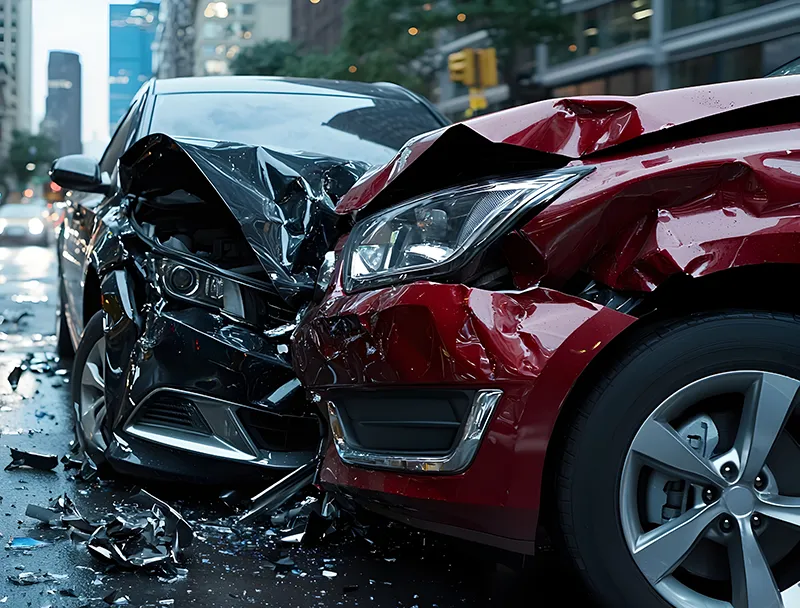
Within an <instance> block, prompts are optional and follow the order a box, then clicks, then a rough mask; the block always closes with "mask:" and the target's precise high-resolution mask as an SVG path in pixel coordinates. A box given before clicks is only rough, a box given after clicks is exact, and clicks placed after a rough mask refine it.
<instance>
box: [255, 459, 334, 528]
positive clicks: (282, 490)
mask: <svg viewBox="0 0 800 608" xmlns="http://www.w3.org/2000/svg"><path fill="white" fill-rule="evenodd" d="M318 466H319V460H318V459H317V458H314V459H313V460H311V461H310V462H309V463H308V464H305V465H303V466H302V467H299V468H297V469H295V470H294V471H292V472H291V473H289V474H288V475H286V476H285V477H282V478H281V479H279V480H278V481H276V482H275V483H274V484H272V485H271V486H269V487H268V488H267V489H266V490H264V491H263V492H261V493H260V494H257V495H256V496H254V497H253V498H252V499H251V500H250V508H249V509H248V511H247V512H246V513H245V514H244V515H242V516H241V517H239V523H242V524H247V523H252V522H253V521H254V520H256V519H258V518H259V517H262V516H264V515H269V514H270V513H271V512H273V511H275V510H276V509H279V508H280V507H281V506H283V505H284V504H285V503H287V502H288V501H289V500H291V498H292V497H294V496H295V495H296V494H297V493H298V492H300V491H301V490H303V489H304V488H306V487H308V486H310V485H311V484H312V483H313V482H314V478H315V477H316V475H317V468H318Z"/></svg>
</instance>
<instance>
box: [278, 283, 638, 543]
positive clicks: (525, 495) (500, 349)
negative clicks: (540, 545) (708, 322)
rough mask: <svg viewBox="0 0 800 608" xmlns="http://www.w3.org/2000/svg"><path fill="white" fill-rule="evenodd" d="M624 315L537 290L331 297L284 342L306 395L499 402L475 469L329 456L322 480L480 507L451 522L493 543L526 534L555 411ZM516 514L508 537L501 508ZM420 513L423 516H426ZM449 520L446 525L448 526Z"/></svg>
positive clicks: (440, 289)
mask: <svg viewBox="0 0 800 608" xmlns="http://www.w3.org/2000/svg"><path fill="white" fill-rule="evenodd" d="M633 320H634V319H633V318H632V317H629V316H627V315H623V314H621V313H618V312H615V311H613V310H610V309H608V308H603V307H601V306H597V305H594V304H590V303H588V302H585V301H583V300H580V299H578V298H574V297H570V296H566V295H564V294H561V293H559V292H556V291H552V290H547V289H533V290H531V291H529V292H526V293H524V294H514V295H511V294H501V293H495V292H489V291H483V290H479V289H471V288H468V287H465V286H463V285H442V284H436V283H415V284H412V285H407V286H404V287H400V288H395V289H383V290H380V291H375V292H370V293H366V294H360V295H352V296H348V295H346V294H344V293H343V292H342V291H341V288H340V287H337V288H336V289H335V292H334V295H332V297H331V298H329V299H328V300H327V301H326V302H325V303H324V304H323V306H322V307H321V308H320V309H319V310H318V311H317V312H316V314H315V315H314V316H313V320H312V321H310V322H309V323H305V324H303V325H302V326H301V327H300V328H299V329H298V331H297V332H296V333H295V336H294V344H293V349H294V352H295V353H297V354H296V356H295V367H296V371H297V372H298V375H299V377H300V379H301V380H302V381H303V383H304V384H305V385H306V386H312V387H314V388H315V390H318V391H319V392H321V393H322V394H323V395H324V387H325V386H334V385H337V386H341V385H361V386H374V385H378V384H380V385H387V384H397V385H408V384H415V385H424V384H430V385H436V386H446V385H458V386H463V385H464V384H469V385H472V386H475V387H499V388H502V389H503V391H504V396H503V398H502V400H501V402H500V404H499V406H498V410H497V412H496V415H495V417H494V420H493V422H492V423H491V425H490V427H489V430H488V433H487V435H486V437H485V438H484V441H483V444H482V446H481V448H480V450H479V452H478V455H477V457H476V459H475V462H474V463H473V464H472V466H471V467H470V468H469V469H468V470H467V471H466V472H465V473H463V474H461V475H456V476H430V475H404V474H397V473H388V472H379V471H369V472H368V471H365V470H363V469H358V468H355V467H350V466H347V465H345V464H343V463H342V462H341V460H339V458H338V456H337V455H336V453H335V451H334V450H329V452H328V455H327V457H326V459H325V463H324V466H323V473H322V479H321V481H322V482H323V483H328V484H335V485H340V486H347V487H349V488H351V489H358V490H369V491H378V492H382V493H387V494H391V495H394V498H395V499H399V500H400V502H402V499H403V498H407V499H410V500H414V499H425V500H432V501H441V502H443V503H453V506H454V508H455V507H456V506H457V505H458V506H460V507H464V506H472V507H476V508H477V507H487V508H490V509H496V510H497V513H495V515H496V516H495V517H486V516H485V510H481V511H480V512H481V516H480V517H477V516H476V517H475V518H474V519H470V518H469V515H468V513H469V512H470V511H469V509H463V508H462V509H461V511H462V515H461V516H460V521H458V522H455V525H460V526H462V527H467V528H470V529H473V530H478V531H480V532H485V533H488V534H493V535H496V536H503V537H509V536H510V535H511V534H512V533H513V534H517V535H518V536H516V539H518V540H532V539H533V538H534V534H535V528H536V521H537V514H538V507H539V496H540V488H541V483H540V482H541V475H542V467H543V464H544V457H545V450H546V448H547V442H548V439H549V437H550V433H551V431H552V427H553V424H554V421H555V418H556V416H557V413H558V410H559V408H560V406H561V404H562V402H563V401H564V399H565V397H566V395H567V394H568V392H569V390H570V388H571V387H572V385H573V383H574V382H575V380H576V379H577V377H578V375H579V374H580V372H581V371H582V370H583V369H584V368H585V367H586V365H587V364H588V362H589V361H590V360H591V359H592V358H593V357H594V356H595V355H596V354H597V353H598V352H599V351H600V350H601V349H602V347H603V346H605V345H606V344H607V343H608V342H609V341H610V340H611V339H612V338H613V337H614V336H616V335H617V334H618V333H619V332H620V331H622V330H623V329H624V328H625V327H627V326H628V325H629V324H630V323H631V322H633ZM505 508H508V509H511V510H514V511H515V512H522V513H525V514H527V515H528V516H527V517H519V518H516V519H517V520H518V522H524V525H522V524H520V523H517V524H515V525H514V532H512V530H509V526H508V519H507V518H505V519H504V518H503V517H502V516H500V511H502V509H505ZM436 510H437V509H434V508H432V510H431V511H432V512H431V513H430V514H424V513H423V514H421V517H423V518H425V517H426V515H429V516H430V517H431V518H435V517H436V516H435V515H434V512H435V511H436ZM449 519H450V521H449V523H450V524H451V525H453V524H454V522H453V521H452V518H449Z"/></svg>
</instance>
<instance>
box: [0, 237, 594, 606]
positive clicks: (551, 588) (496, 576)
mask: <svg viewBox="0 0 800 608" xmlns="http://www.w3.org/2000/svg"><path fill="white" fill-rule="evenodd" d="M2 244H3V243H2V242H0V245H2ZM55 268H56V260H55V252H54V251H52V250H51V249H45V248H40V247H3V246H0V313H1V314H2V315H3V318H4V321H3V322H2V323H0V444H2V445H0V467H2V466H5V464H6V463H7V462H10V457H9V456H8V454H9V452H8V448H9V447H11V448H19V449H22V450H27V451H34V452H39V453H52V454H57V455H58V456H59V457H60V456H61V455H63V454H65V453H66V452H67V450H68V444H69V442H70V440H71V439H72V430H71V414H70V399H69V384H68V382H69V379H68V376H66V375H65V376H60V375H50V374H41V373H39V374H36V373H32V372H29V371H26V372H25V373H23V375H22V376H21V378H20V380H19V386H18V387H17V389H16V390H12V387H11V385H10V384H9V382H8V380H7V377H8V375H9V373H10V372H11V371H12V370H13V369H14V368H15V367H16V366H17V365H18V364H19V363H20V361H21V360H22V359H24V358H25V357H26V356H27V355H28V354H29V353H39V354H37V357H38V358H42V359H45V358H46V357H47V353H52V351H53V350H54V336H53V332H54V330H55V327H54V326H55V306H56V296H55ZM22 312H27V313H29V316H26V317H24V318H23V319H21V321H20V322H19V323H18V324H17V323H14V322H13V320H14V319H15V317H16V316H17V315H19V314H20V313H22ZM51 356H52V355H51ZM4 458H6V459H7V460H3V459H4ZM148 489H150V490H151V491H152V492H153V493H154V494H156V495H157V496H160V497H161V498H163V499H165V500H168V501H169V502H170V503H171V504H174V505H175V506H176V507H177V508H178V509H179V510H180V511H181V512H182V513H183V514H184V516H185V517H186V518H187V519H188V520H189V521H190V522H191V523H193V525H194V526H195V531H196V532H197V533H198V537H199V538H198V539H196V541H195V543H194V545H193V547H192V549H191V550H190V552H189V554H188V555H187V560H186V568H187V569H188V575H187V576H186V577H185V578H184V579H182V580H179V581H177V582H173V583H163V582H159V581H158V579H157V577H155V576H152V575H148V574H145V573H131V572H119V571H109V572H106V571H105V566H104V565H103V564H101V563H99V562H98V561H97V560H96V559H95V558H93V557H92V556H91V555H90V554H89V553H88V551H87V550H86V547H85V545H82V544H73V542H71V541H70V540H69V539H68V538H67V536H66V534H65V533H64V532H63V531H59V530H50V529H46V528H42V527H41V526H39V525H37V522H36V521H35V520H32V519H30V518H27V517H26V516H25V509H26V507H27V505H28V504H29V503H32V504H37V505H42V506H45V505H47V503H48V501H49V500H50V499H52V498H53V497H56V496H59V495H62V494H68V495H69V496H70V497H71V498H72V499H73V500H74V501H75V502H76V504H77V506H78V507H79V509H80V510H81V512H82V513H83V514H84V515H85V516H87V517H88V518H100V517H103V516H105V515H106V514H110V513H114V511H115V506H116V505H117V504H119V503H120V502H124V500H125V499H126V498H127V497H129V496H130V495H131V494H132V493H133V487H132V486H131V485H130V483H129V482H127V483H126V482H120V481H110V482H109V481H103V482H100V481H96V482H93V483H91V484H87V483H85V482H80V481H76V480H74V479H71V473H70V472H68V471H64V470H63V468H62V466H61V465H59V466H58V467H57V468H56V470H55V472H42V471H36V470H30V469H18V470H13V471H2V470H0V496H2V499H0V533H2V538H0V544H3V545H5V544H6V543H7V542H9V541H10V540H11V539H12V538H13V537H32V538H37V539H40V540H44V541H46V542H47V543H48V544H47V545H45V546H41V547H38V548H36V549H32V550H27V551H20V550H10V549H9V548H8V547H6V548H5V550H3V551H0V606H2V605H7V606H10V607H13V608H18V607H19V608H22V607H32V608H43V607H46V606H49V607H51V608H56V607H61V606H64V607H75V608H77V607H79V606H80V607H83V606H98V607H99V606H108V604H106V603H105V602H104V601H103V600H102V598H104V597H106V596H107V595H108V594H109V593H111V592H113V591H115V590H119V591H121V592H122V593H124V594H125V595H127V596H128V597H129V598H130V605H131V606H161V605H172V606H175V607H177V608H181V607H184V606H191V607H209V608H211V607H221V608H228V607H231V608H234V607H237V606H251V605H252V606H276V607H281V608H284V607H286V608H291V607H303V608H306V607H312V606H375V607H379V608H383V607H406V608H412V607H414V606H416V607H418V608H424V607H433V606H439V607H442V608H449V607H476V608H477V607H481V608H483V607H486V606H515V607H516V606H531V607H534V606H557V605H572V604H573V603H574V598H572V597H568V596H567V594H566V591H565V588H566V585H565V584H564V581H563V579H562V578H561V577H560V576H559V573H558V572H557V571H556V570H554V567H553V566H552V564H551V563H550V562H549V561H548V560H542V559H540V561H539V562H538V563H536V564H534V566H533V567H529V568H527V569H525V570H523V571H519V570H515V569H510V568H508V567H507V566H504V565H500V564H498V563H496V561H495V557H494V556H493V555H492V554H491V553H490V552H489V551H487V550H485V549H481V548H479V547H476V546H473V545H468V544H465V543H460V542H457V541H453V540H451V539H447V538H443V537H440V536H437V535H434V534H426V533H422V532H418V531H415V530H410V529H408V528H404V527H402V526H399V525H395V524H391V525H390V524H388V523H386V524H381V525H378V526H373V528H372V529H371V531H370V533H369V534H368V535H367V539H368V540H366V539H364V538H356V537H355V536H354V537H352V538H348V539H346V540H343V541H340V542H337V543H336V544H329V545H324V546H321V547H318V548H313V549H303V548H300V547H296V546H292V547H289V546H288V545H284V544H282V543H280V541H279V540H277V537H276V536H275V535H273V534H272V533H271V532H270V531H269V529H268V528H266V527H255V528H252V529H250V530H246V531H244V532H243V533H231V532H230V531H229V530H228V529H226V527H225V523H226V522H225V521H224V519H220V518H224V517H225V516H228V515H230V512H229V511H226V508H225V507H224V505H222V504H220V503H219V501H217V500H215V495H211V494H208V493H204V492H203V491H202V490H201V489H198V488H184V487H175V486H173V487H170V488H169V489H164V488H148ZM220 521H221V522H222V523H221V526H222V527H219V526H220V523H219V522H220ZM215 522H217V525H216V526H215ZM287 547H288V548H287ZM282 555H290V556H292V557H293V559H294V561H295V563H296V566H295V568H294V569H292V570H291V571H289V572H286V573H276V572H274V571H272V570H271V569H269V568H268V567H265V565H264V560H265V559H271V560H276V559H278V558H279V557H281V556H282ZM39 570H41V571H44V572H49V573H52V574H56V575H65V576H66V578H64V579H63V580H59V581H57V582H49V583H41V584H34V585H31V586H17V585H14V584H12V583H11V582H10V581H9V579H8V577H9V576H11V577H16V576H17V575H19V574H20V572H23V571H33V572H35V571H39ZM322 570H327V571H332V572H335V573H336V576H335V577H333V578H328V577H325V576H323V575H322ZM67 590H70V591H74V592H75V595H77V596H78V597H67V596H64V595H62V592H65V591H67ZM162 600H174V603H173V604H169V603H168V602H167V603H159V602H161V601H162ZM581 603H582V605H585V603H583V602H581Z"/></svg>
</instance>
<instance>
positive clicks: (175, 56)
mask: <svg viewBox="0 0 800 608" xmlns="http://www.w3.org/2000/svg"><path fill="white" fill-rule="evenodd" d="M197 5H198V0H161V4H160V8H159V13H158V27H157V28H156V39H155V43H154V44H153V73H154V74H155V75H156V76H158V77H159V78H178V77H181V76H194V66H195V60H194V36H195V26H194V23H195V13H196V9H197Z"/></svg>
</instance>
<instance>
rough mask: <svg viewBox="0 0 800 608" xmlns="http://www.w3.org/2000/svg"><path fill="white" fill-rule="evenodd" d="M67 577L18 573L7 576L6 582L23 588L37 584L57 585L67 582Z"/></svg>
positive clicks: (63, 575)
mask: <svg viewBox="0 0 800 608" xmlns="http://www.w3.org/2000/svg"><path fill="white" fill-rule="evenodd" d="M68 578H69V576H67V575H66V574H53V573H51V572H41V571H40V572H20V573H19V574H17V575H16V576H14V575H11V574H9V575H8V580H9V581H11V582H12V583H14V584H15V585H19V586H21V587H25V586H28V585H36V584H38V583H57V582H60V581H64V580H67V579H68Z"/></svg>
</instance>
